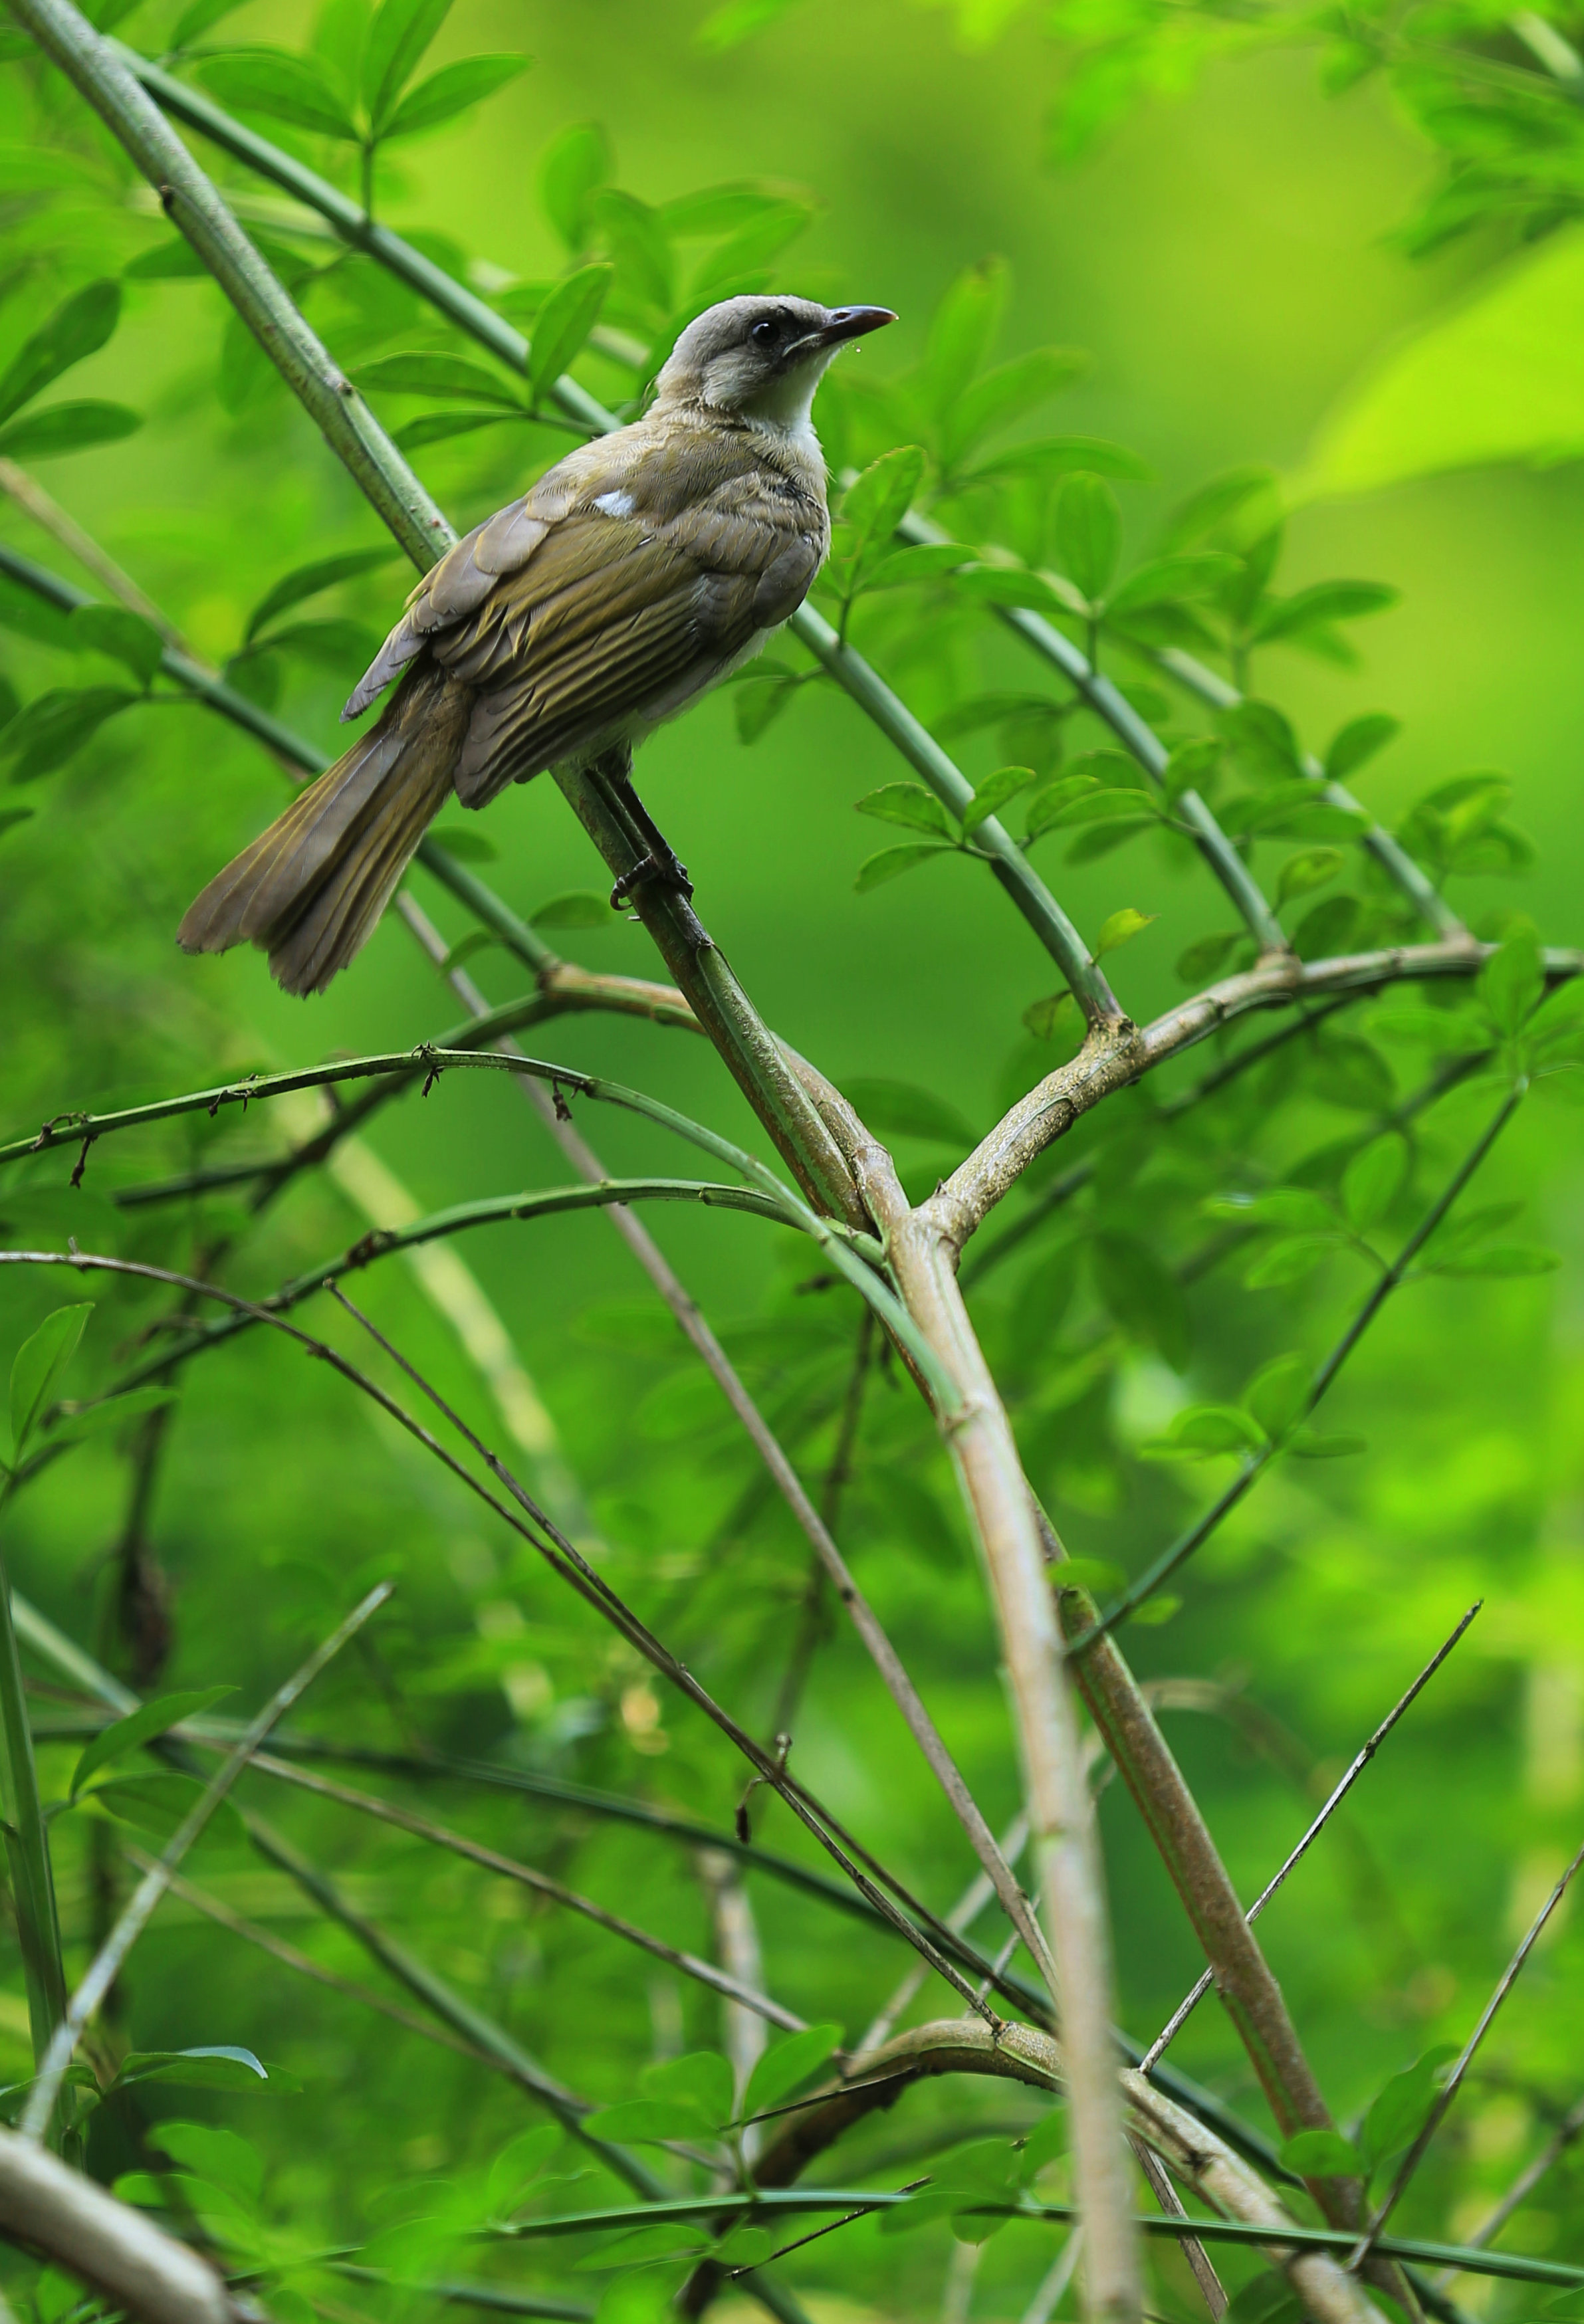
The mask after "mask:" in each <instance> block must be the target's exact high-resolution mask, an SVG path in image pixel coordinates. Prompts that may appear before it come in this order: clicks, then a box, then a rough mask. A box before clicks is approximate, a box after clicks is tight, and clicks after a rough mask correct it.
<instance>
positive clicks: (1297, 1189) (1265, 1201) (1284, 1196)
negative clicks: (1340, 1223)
mask: <svg viewBox="0 0 1584 2324" xmlns="http://www.w3.org/2000/svg"><path fill="white" fill-rule="evenodd" d="M1204 1213H1205V1216H1206V1217H1207V1218H1210V1219H1236V1220H1240V1221H1242V1222H1244V1223H1245V1224H1246V1225H1249V1226H1258V1227H1287V1228H1289V1229H1297V1230H1312V1231H1315V1232H1317V1233H1326V1232H1329V1233H1332V1234H1334V1233H1335V1232H1336V1230H1337V1216H1336V1213H1335V1212H1334V1211H1333V1210H1332V1208H1331V1206H1330V1204H1329V1203H1328V1202H1327V1201H1326V1200H1325V1199H1324V1197H1323V1196H1322V1195H1320V1194H1316V1193H1315V1191H1314V1189H1313V1188H1312V1187H1311V1186H1270V1187H1267V1188H1266V1189H1265V1190H1264V1192H1263V1193H1262V1194H1212V1195H1211V1196H1210V1197H1209V1200H1208V1201H1207V1202H1206V1203H1205V1204H1204Z"/></svg>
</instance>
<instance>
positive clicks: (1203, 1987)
mask: <svg viewBox="0 0 1584 2324" xmlns="http://www.w3.org/2000/svg"><path fill="white" fill-rule="evenodd" d="M1484 1602H1485V1601H1484V1600H1483V1599H1477V1600H1476V1601H1475V1603H1474V1604H1473V1605H1472V1606H1470V1607H1469V1609H1468V1612H1467V1613H1466V1614H1465V1615H1464V1617H1463V1618H1462V1620H1461V1621H1460V1622H1459V1624H1458V1626H1457V1628H1456V1629H1454V1630H1453V1632H1452V1634H1451V1636H1450V1637H1449V1638H1448V1639H1446V1640H1445V1642H1444V1643H1443V1644H1442V1645H1441V1646H1438V1647H1437V1648H1436V1651H1435V1653H1434V1654H1433V1655H1431V1658H1430V1660H1429V1662H1427V1663H1426V1664H1425V1665H1424V1668H1423V1669H1422V1671H1421V1672H1420V1674H1419V1676H1418V1677H1417V1678H1416V1679H1415V1680H1414V1682H1413V1685H1412V1686H1410V1687H1409V1688H1408V1690H1407V1691H1406V1692H1405V1693H1403V1694H1402V1695H1401V1696H1399V1698H1398V1700H1397V1701H1395V1702H1394V1704H1393V1706H1392V1708H1391V1710H1390V1711H1387V1713H1386V1715H1385V1718H1384V1719H1383V1720H1382V1721H1381V1723H1380V1725H1379V1726H1378V1727H1377V1728H1376V1730H1375V1733H1374V1734H1373V1735H1372V1736H1371V1737H1370V1738H1369V1740H1368V1742H1367V1743H1366V1744H1365V1746H1364V1748H1363V1749H1362V1750H1361V1751H1359V1752H1358V1753H1357V1756H1356V1757H1355V1758H1354V1759H1353V1761H1352V1763H1351V1765H1350V1766H1348V1770H1347V1772H1346V1774H1345V1775H1343V1776H1342V1778H1341V1780H1340V1781H1339V1783H1338V1784H1336V1785H1335V1787H1334V1788H1333V1790H1332V1792H1331V1794H1330V1797H1329V1799H1328V1800H1327V1802H1326V1803H1325V1805H1324V1806H1323V1807H1322V1808H1321V1809H1320V1813H1319V1814H1318V1815H1317V1816H1316V1817H1315V1819H1314V1821H1313V1822H1312V1823H1311V1825H1310V1827H1309V1830H1308V1831H1306V1832H1305V1833H1304V1835H1303V1837H1302V1839H1301V1840H1300V1841H1299V1842H1298V1845H1297V1846H1296V1848H1294V1849H1292V1852H1291V1853H1290V1855H1289V1856H1288V1857H1287V1858H1286V1860H1285V1861H1284V1862H1283V1864H1282V1865H1281V1867H1279V1869H1278V1870H1277V1871H1275V1872H1274V1873H1273V1875H1272V1876H1271V1877H1270V1879H1269V1880H1267V1881H1266V1883H1265V1885H1264V1887H1263V1888H1262V1889H1261V1890H1260V1892H1259V1895H1257V1896H1256V1897H1255V1900H1254V1902H1253V1904H1251V1905H1250V1906H1249V1908H1248V1911H1247V1914H1246V1915H1245V1917H1246V1919H1247V1920H1250V1921H1257V1920H1258V1918H1259V1916H1260V1914H1262V1913H1263V1912H1264V1908H1265V1906H1266V1905H1267V1904H1269V1903H1270V1901H1271V1898H1272V1897H1273V1896H1274V1895H1275V1893H1276V1891H1277V1889H1278V1888H1280V1886H1282V1883H1283V1881H1284V1880H1285V1879H1286V1877H1287V1875H1288V1874H1289V1873H1290V1872H1291V1871H1292V1867H1293V1866H1294V1865H1295V1864H1297V1863H1298V1862H1299V1861H1300V1860H1301V1858H1303V1857H1304V1856H1306V1855H1307V1854H1308V1852H1309V1850H1310V1849H1311V1848H1312V1847H1313V1845H1314V1843H1315V1841H1316V1840H1318V1839H1319V1838H1320V1833H1321V1832H1322V1831H1324V1830H1325V1828H1326V1826H1327V1824H1328V1823H1329V1821H1330V1820H1331V1817H1332V1816H1333V1815H1334V1814H1335V1813H1336V1811H1337V1810H1338V1808H1339V1807H1340V1806H1341V1804H1342V1802H1343V1801H1344V1800H1345V1799H1346V1798H1347V1796H1348V1793H1349V1792H1350V1791H1351V1790H1352V1788H1353V1786H1354V1784H1356V1783H1357V1781H1358V1778H1359V1776H1360V1775H1363V1773H1364V1771H1365V1769H1366V1767H1367V1766H1368V1765H1369V1763H1370V1761H1371V1760H1372V1759H1373V1758H1374V1757H1375V1755H1376V1752H1377V1751H1378V1750H1379V1749H1380V1747H1381V1745H1382V1744H1383V1743H1384V1742H1385V1739H1386V1738H1387V1736H1388V1735H1389V1734H1390V1733H1391V1731H1392V1729H1393V1728H1394V1727H1395V1725H1396V1724H1397V1721H1398V1720H1399V1719H1401V1718H1402V1716H1403V1712H1404V1711H1407V1710H1408V1709H1409V1707H1410V1706H1411V1705H1412V1704H1413V1702H1414V1701H1416V1700H1417V1698H1418V1696H1419V1695H1420V1693H1421V1692H1422V1690H1423V1689H1424V1688H1425V1687H1426V1686H1428V1684H1429V1683H1430V1682H1431V1679H1432V1678H1433V1677H1434V1676H1435V1674H1436V1673H1437V1671H1438V1670H1440V1666H1441V1665H1442V1664H1443V1663H1444V1662H1445V1661H1446V1659H1447V1656H1448V1655H1450V1653H1451V1651H1452V1649H1453V1647H1454V1646H1456V1645H1457V1644H1458V1641H1459V1639H1460V1638H1461V1637H1462V1636H1463V1633H1464V1631H1465V1630H1466V1629H1467V1628H1468V1625H1469V1623H1470V1622H1472V1620H1473V1619H1474V1617H1475V1616H1476V1614H1477V1613H1478V1611H1479V1609H1480V1607H1481V1606H1482V1605H1483V1604H1484ZM1213 1982H1214V1972H1213V1971H1212V1970H1210V1969H1206V1971H1205V1973H1204V1975H1203V1976H1202V1977H1201V1978H1200V1980H1199V1983H1198V1984H1197V1985H1196V1986H1195V1987H1194V1988H1193V1990H1192V1992H1191V1993H1190V1994H1189V1995H1188V1996H1187V1997H1185V1998H1184V1999H1183V2000H1182V2001H1181V2002H1180V2003H1179V2004H1178V2006H1177V2007H1176V2008H1175V2009H1174V2010H1173V2011H1172V2015H1171V2016H1170V2017H1169V2018H1168V2020H1167V2021H1166V2024H1164V2025H1163V2027H1162V2028H1161V2031H1160V2032H1159V2033H1157V2034H1156V2036H1155V2038H1154V2040H1153V2042H1152V2043H1151V2044H1150V2046H1149V2048H1148V2049H1147V2050H1146V2051H1145V2052H1144V2056H1143V2057H1142V2058H1141V2059H1140V2061H1139V2069H1138V2070H1139V2071H1140V2073H1141V2074H1147V2073H1148V2072H1149V2070H1150V2068H1151V2067H1152V2066H1153V2065H1156V2064H1157V2063H1158V2062H1159V2061H1160V2060H1161V2059H1162V2057H1163V2056H1164V2054H1165V2052H1166V2051H1167V2049H1168V2048H1169V2046H1170V2045H1171V2043H1172V2042H1174V2041H1175V2040H1176V2038H1177V2036H1178V2034H1179V2033H1181V2030H1182V2028H1183V2026H1184V2025H1185V2024H1187V2023H1188V2020H1189V2018H1190V2016H1191V2015H1193V2012H1194V2011H1195V2010H1196V2009H1197V2008H1198V2006H1199V2005H1200V2002H1201V2001H1202V2000H1203V1999H1204V1997H1205V1995H1206V1994H1207V1993H1208V1992H1209V1989H1210V1987H1211V1985H1212V1984H1213Z"/></svg>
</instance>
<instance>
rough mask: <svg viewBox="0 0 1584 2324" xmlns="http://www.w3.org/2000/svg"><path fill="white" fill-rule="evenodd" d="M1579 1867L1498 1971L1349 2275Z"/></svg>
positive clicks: (1580, 1857)
mask: <svg viewBox="0 0 1584 2324" xmlns="http://www.w3.org/2000/svg"><path fill="white" fill-rule="evenodd" d="M1581 1864H1584V1848H1580V1849H1579V1852H1578V1854H1577V1855H1576V1856H1575V1857H1574V1858H1573V1860H1572V1862H1571V1863H1570V1865H1569V1867H1568V1868H1567V1870H1566V1871H1565V1872H1564V1873H1563V1874H1562V1877H1561V1879H1560V1880H1559V1881H1558V1882H1557V1885H1556V1886H1555V1887H1554V1888H1553V1889H1552V1892H1551V1895H1549V1896H1548V1897H1547V1898H1546V1900H1545V1902H1544V1904H1542V1906H1541V1908H1540V1910H1539V1912H1538V1913H1536V1914H1535V1915H1534V1918H1533V1921H1532V1922H1531V1923H1530V1925H1529V1929H1528V1931H1527V1932H1526V1934H1525V1935H1524V1941H1523V1942H1522V1943H1521V1944H1520V1945H1519V1947H1518V1950H1517V1951H1516V1952H1515V1954H1514V1955H1513V1958H1512V1960H1510V1961H1509V1962H1508V1963H1507V1966H1506V1968H1505V1969H1504V1970H1503V1971H1502V1973H1501V1976H1500V1977H1499V1978H1498V1979H1497V1980H1496V1991H1495V1992H1494V1993H1493V1994H1492V1995H1491V1997H1490V1999H1489V2000H1488V2001H1487V2003H1486V2005H1485V2007H1484V2008H1483V2009H1482V2010H1481V2012H1480V2015H1479V2023H1478V2024H1477V2025H1476V2027H1475V2029H1474V2031H1473V2033H1470V2035H1469V2036H1468V2041H1467V2042H1465V2043H1464V2044H1463V2054H1462V2055H1461V2057H1460V2058H1459V2060H1458V2062H1457V2064H1456V2065H1455V2066H1454V2067H1453V2068H1452V2070H1451V2072H1450V2074H1449V2075H1448V2076H1447V2079H1446V2080H1445V2082H1444V2083H1443V2084H1442V2086H1441V2089H1440V2092H1439V2093H1438V2095H1437V2098H1436V2101H1435V2104H1434V2105H1433V2106H1432V2107H1431V2110H1430V2113H1429V2115H1428V2116H1427V2117H1426V2120H1425V2125H1424V2127H1423V2129H1422V2131H1421V2132H1420V2134H1419V2135H1418V2137H1417V2138H1416V2139H1415V2140H1414V2142H1413V2145H1412V2146H1411V2147H1410V2148H1409V2149H1408V2152H1407V2153H1406V2154H1405V2155H1404V2156H1403V2160H1402V2163H1401V2164H1400V2165H1399V2167H1398V2171H1397V2175H1396V2177H1395V2178H1394V2180H1393V2181H1392V2183H1391V2187H1390V2188H1389V2190H1387V2193H1386V2197H1385V2201H1384V2202H1383V2203H1382V2205H1381V2207H1380V2209H1379V2210H1378V2211H1377V2212H1376V2215H1375V2217H1374V2218H1373V2219H1372V2220H1371V2221H1370V2223H1369V2228H1368V2231H1367V2233H1366V2234H1365V2235H1362V2236H1360V2237H1359V2239H1358V2243H1357V2246H1356V2248H1355V2249H1354V2250H1353V2251H1352V2252H1351V2253H1349V2255H1348V2268H1349V2269H1350V2270H1351V2271H1353V2272H1355V2273H1357V2270H1358V2269H1359V2268H1360V2267H1361V2266H1362V2265H1363V2264H1364V2262H1365V2261H1366V2259H1367V2258H1368V2257H1369V2255H1370V2253H1371V2252H1372V2251H1373V2250H1374V2249H1375V2245H1376V2237H1377V2236H1378V2235H1379V2234H1380V2232H1381V2229H1382V2228H1383V2227H1385V2224H1386V2221H1387V2220H1388V2219H1389V2218H1391V2216H1392V2213H1393V2212H1394V2210H1395V2209H1396V2207H1397V2202H1398V2199H1399V2198H1400V2196H1401V2195H1402V2193H1403V2189H1404V2188H1405V2187H1406V2186H1407V2184H1408V2181H1410V2179H1412V2178H1413V2173H1414V2172H1416V2171H1417V2170H1418V2168H1419V2166H1420V2163H1422V2161H1423V2160H1424V2153H1425V2149H1426V2148H1427V2147H1428V2146H1429V2144H1430V2142H1431V2139H1432V2138H1433V2137H1434V2136H1435V2135H1436V2133H1437V2131H1438V2130H1439V2129H1440V2126H1441V2124H1442V2123H1443V2122H1444V2121H1445V2119H1446V2114H1447V2109H1448V2107H1450V2105H1451V2103H1452V2100H1453V2099H1454V2098H1456V2097H1457V2095H1458V2090H1459V2086H1460V2084H1461V2082H1462V2080H1463V2077H1464V2075H1465V2074H1466V2073H1467V2072H1468V2068H1469V2066H1470V2064H1471V2063H1472V2061H1473V2058H1474V2053H1475V2052H1476V2051H1477V2049H1478V2047H1479V2045H1480V2043H1482V2042H1483V2041H1484V2039H1485V2037H1486V2034H1487V2033H1488V2032H1489V2030H1490V2024H1491V2020H1492V2019H1493V2018H1494V2017H1495V2015H1496V2011H1497V2010H1498V2009H1499V2008H1500V2007H1501V2006H1502V2004H1503V2002H1504V2001H1505V1999H1506V1997H1507V1996H1508V1994H1509V1993H1511V1991H1512V1989H1513V1987H1514V1986H1515V1984H1516V1983H1517V1981H1518V1976H1519V1972H1520V1971H1521V1970H1522V1969H1523V1967H1524V1962H1525V1961H1526V1960H1528V1958H1529V1956H1530V1954H1531V1952H1533V1950H1534V1947H1535V1945H1536V1943H1537V1942H1538V1941H1539V1938H1540V1932H1541V1931H1542V1929H1543V1928H1544V1926H1545V1924H1546V1923H1547V1922H1548V1921H1549V1920H1550V1918H1551V1916H1552V1914H1553V1913H1554V1912H1555V1911H1556V1908H1557V1906H1558V1905H1559V1904H1561V1901H1562V1898H1563V1897H1564V1896H1565V1895H1566V1894H1567V1891H1568V1884H1569V1882H1570V1880H1571V1879H1572V1877H1573V1875H1574V1873H1575V1872H1577V1871H1578V1869H1579V1866H1580V1865H1581Z"/></svg>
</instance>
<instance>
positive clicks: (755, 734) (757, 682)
mask: <svg viewBox="0 0 1584 2324" xmlns="http://www.w3.org/2000/svg"><path fill="white" fill-rule="evenodd" d="M802 684H803V679H802V678H801V677H800V676H799V675H798V674H797V673H796V672H794V671H792V670H790V669H783V668H781V667H779V666H778V665H777V664H775V663H773V662H760V663H758V664H757V665H756V666H755V667H754V668H753V669H746V670H744V671H743V672H742V673H741V675H740V676H739V677H738V678H737V681H736V699H735V702H734V705H733V707H734V708H735V710H736V726H737V740H738V742H757V741H758V740H759V737H760V735H761V734H763V733H764V731H765V729H766V727H768V726H769V725H770V724H771V723H772V722H773V720H774V719H777V718H779V717H780V715H781V714H782V712H783V710H784V709H785V708H786V706H787V705H788V703H789V702H790V701H791V700H792V696H793V695H794V694H795V693H796V692H797V691H798V688H799V687H801V685H802Z"/></svg>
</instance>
